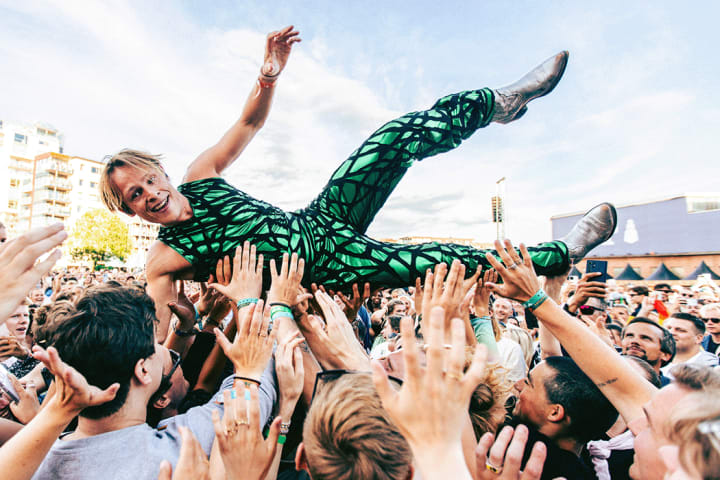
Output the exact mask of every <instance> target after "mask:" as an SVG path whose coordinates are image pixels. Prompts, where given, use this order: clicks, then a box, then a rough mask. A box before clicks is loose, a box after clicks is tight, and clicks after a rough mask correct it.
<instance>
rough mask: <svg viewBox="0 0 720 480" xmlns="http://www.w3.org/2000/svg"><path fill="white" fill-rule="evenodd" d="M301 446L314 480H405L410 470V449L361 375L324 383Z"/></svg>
mask: <svg viewBox="0 0 720 480" xmlns="http://www.w3.org/2000/svg"><path fill="white" fill-rule="evenodd" d="M303 445H304V446H305V456H306V460H307V465H308V469H309V470H310V476H311V477H312V479H313V480H325V479H328V480H329V479H332V480H353V479H360V478H371V479H375V480H383V479H387V480H390V479H397V478H407V477H408V476H409V473H410V468H411V465H412V453H411V451H410V445H408V443H407V441H406V440H405V438H404V437H403V436H402V434H401V433H400V431H399V430H398V429H397V427H396V426H395V425H394V424H393V423H392V422H391V421H390V418H389V417H388V415H387V412H386V411H385V410H384V409H383V406H382V403H381V401H380V397H379V396H378V394H377V391H376V390H375V387H374V385H373V383H372V379H371V378H370V375H366V374H345V375H343V376H341V377H340V378H338V379H337V380H334V381H332V382H328V383H326V384H323V387H322V389H320V390H319V391H318V392H317V394H316V396H315V398H314V399H313V402H312V405H311V406H310V410H309V411H308V414H307V417H306V418H305V424H304V426H303Z"/></svg>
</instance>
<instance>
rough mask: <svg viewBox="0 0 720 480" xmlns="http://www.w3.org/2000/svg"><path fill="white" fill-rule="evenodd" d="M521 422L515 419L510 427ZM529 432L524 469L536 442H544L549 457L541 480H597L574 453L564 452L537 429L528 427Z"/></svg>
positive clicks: (509, 423)
mask: <svg viewBox="0 0 720 480" xmlns="http://www.w3.org/2000/svg"><path fill="white" fill-rule="evenodd" d="M519 423H520V422H519V421H518V420H517V419H515V418H513V419H512V420H511V421H510V422H508V425H510V426H512V427H515V426H516V425H518V424H519ZM526 426H527V427H528V430H529V432H530V433H529V435H528V441H527V443H526V444H525V456H524V457H523V468H525V462H527V460H528V458H530V452H532V447H533V445H535V442H543V443H544V444H545V446H546V447H547V457H545V466H544V467H543V472H542V476H541V477H540V478H541V480H552V479H553V478H557V477H564V478H566V479H567V480H596V478H597V477H596V476H595V473H594V472H593V471H592V470H590V469H589V468H588V467H587V466H586V465H585V464H584V463H583V462H582V460H581V459H580V458H579V457H578V456H577V455H575V454H574V453H573V452H569V451H567V450H563V449H561V448H560V447H558V446H557V445H555V443H554V442H553V441H552V440H550V439H549V438H548V437H546V436H545V435H543V434H542V433H540V432H538V431H537V430H536V429H535V428H533V427H530V426H529V425H526Z"/></svg>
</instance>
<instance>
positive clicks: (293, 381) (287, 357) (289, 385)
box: [275, 331, 305, 421]
mask: <svg viewBox="0 0 720 480" xmlns="http://www.w3.org/2000/svg"><path fill="white" fill-rule="evenodd" d="M304 341H305V339H304V338H302V337H301V336H300V332H298V331H295V332H292V333H289V334H288V335H287V336H286V337H285V338H283V339H281V340H280V342H278V346H277V349H276V350H275V373H276V374H277V379H278V392H279V397H280V399H279V402H278V403H279V410H280V411H279V413H280V417H281V418H282V419H283V420H285V421H290V418H291V417H292V414H293V412H294V411H295V405H297V401H298V400H299V399H300V395H301V394H302V392H303V381H304V378H305V370H304V368H303V361H302V351H301V350H300V344H301V343H302V342H304Z"/></svg>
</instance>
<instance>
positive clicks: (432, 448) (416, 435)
mask: <svg viewBox="0 0 720 480" xmlns="http://www.w3.org/2000/svg"><path fill="white" fill-rule="evenodd" d="M427 320H428V329H427V330H426V339H427V340H428V342H429V346H428V349H427V367H422V366H421V365H420V358H419V357H420V347H419V346H418V344H417V341H416V340H415V334H414V329H413V323H412V321H411V320H410V319H409V318H403V320H402V322H401V324H400V325H401V332H402V336H403V350H402V352H403V357H404V359H405V379H404V382H403V384H402V388H400V391H399V392H397V391H395V390H394V389H393V387H392V386H391V385H390V382H389V380H388V377H387V374H386V373H385V370H384V369H383V367H382V366H381V365H380V363H379V362H377V361H374V362H373V364H372V368H373V382H374V383H375V388H376V389H377V392H378V395H379V396H380V399H381V400H382V404H383V407H384V408H385V410H386V411H387V412H388V414H389V415H390V418H391V419H392V420H393V422H394V423H395V425H397V427H398V429H399V430H400V432H401V433H402V434H403V436H404V437H405V439H406V440H407V441H408V443H409V444H410V447H411V448H412V450H413V454H414V457H415V459H416V460H417V461H418V463H419V464H420V471H421V472H422V475H423V478H440V474H441V473H445V474H449V473H451V472H452V473H453V476H451V477H445V478H470V474H469V472H468V471H467V467H466V466H465V463H464V460H463V455H462V445H461V431H462V429H463V423H464V422H465V421H466V419H467V409H468V406H469V404H470V397H471V396H472V393H473V391H474V390H475V388H477V386H478V385H479V383H480V382H481V380H482V378H483V375H484V371H485V360H486V355H487V350H486V349H485V347H484V346H477V347H476V348H475V354H474V356H473V361H472V364H471V365H470V367H469V368H468V369H467V371H466V372H465V373H463V367H464V364H465V345H466V343H465V328H464V325H463V322H462V320H460V319H459V318H454V319H453V320H452V322H451V334H450V336H451V339H452V348H451V350H450V351H449V352H447V351H446V349H445V347H444V345H445V338H446V332H445V330H446V326H445V311H444V310H443V309H442V307H435V308H433V309H432V311H431V312H430V315H429V318H428V319H427ZM451 466H452V467H453V469H452V470H448V469H449V468H450V467H451ZM458 475H460V476H458Z"/></svg>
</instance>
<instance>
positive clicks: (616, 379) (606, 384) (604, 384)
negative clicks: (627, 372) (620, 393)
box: [596, 377, 618, 388]
mask: <svg viewBox="0 0 720 480" xmlns="http://www.w3.org/2000/svg"><path fill="white" fill-rule="evenodd" d="M617 381H618V378H617V377H615V378H611V379H610V380H606V381H604V382H601V383H598V384H596V385H597V387H598V388H603V387H607V386H608V385H612V384H613V383H615V382H617Z"/></svg>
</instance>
